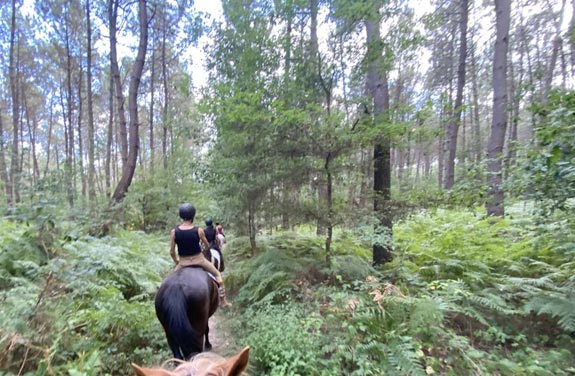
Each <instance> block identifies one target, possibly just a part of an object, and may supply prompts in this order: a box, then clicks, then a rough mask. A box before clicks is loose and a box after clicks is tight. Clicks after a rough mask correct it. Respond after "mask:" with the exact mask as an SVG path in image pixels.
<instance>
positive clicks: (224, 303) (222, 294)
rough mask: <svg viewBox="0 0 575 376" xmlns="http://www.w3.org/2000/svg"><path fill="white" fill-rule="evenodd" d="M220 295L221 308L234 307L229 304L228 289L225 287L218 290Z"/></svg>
mask: <svg viewBox="0 0 575 376" xmlns="http://www.w3.org/2000/svg"><path fill="white" fill-rule="evenodd" d="M218 291H219V293H220V307H222V308H228V307H231V306H232V303H230V302H228V301H227V299H226V289H225V288H223V287H220V288H219V289H218Z"/></svg>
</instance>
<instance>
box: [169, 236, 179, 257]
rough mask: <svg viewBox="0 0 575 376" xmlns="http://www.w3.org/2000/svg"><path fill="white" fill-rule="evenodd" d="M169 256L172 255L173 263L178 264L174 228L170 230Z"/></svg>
mask: <svg viewBox="0 0 575 376" xmlns="http://www.w3.org/2000/svg"><path fill="white" fill-rule="evenodd" d="M170 256H172V260H174V264H176V265H178V257H176V230H174V229H172V231H171V232H170Z"/></svg>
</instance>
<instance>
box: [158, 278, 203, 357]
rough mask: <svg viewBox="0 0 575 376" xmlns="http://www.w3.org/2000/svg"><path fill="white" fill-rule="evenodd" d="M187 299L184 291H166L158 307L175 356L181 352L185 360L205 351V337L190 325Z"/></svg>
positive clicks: (175, 289) (178, 289)
mask: <svg viewBox="0 0 575 376" xmlns="http://www.w3.org/2000/svg"><path fill="white" fill-rule="evenodd" d="M187 305H188V302H187V297H186V296H185V294H184V291H183V289H181V288H174V289H169V290H168V291H165V294H163V299H162V300H161V302H160V307H158V306H156V310H157V311H158V310H161V311H158V316H159V315H160V314H161V315H162V317H163V321H162V320H160V321H162V324H163V326H164V328H165V330H166V334H168V333H169V334H168V335H169V337H171V341H170V340H168V341H169V342H171V343H170V346H171V347H172V351H173V352H174V354H176V352H180V353H181V355H182V358H183V359H187V358H188V357H189V356H190V355H192V354H195V353H200V352H202V351H203V350H204V336H203V335H201V334H200V333H198V331H197V330H195V329H194V327H193V326H192V325H191V323H190V319H189V318H188V312H187V311H188V310H187Z"/></svg>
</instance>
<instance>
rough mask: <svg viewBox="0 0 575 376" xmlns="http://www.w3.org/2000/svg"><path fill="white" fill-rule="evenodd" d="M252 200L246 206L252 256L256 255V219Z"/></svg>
mask: <svg viewBox="0 0 575 376" xmlns="http://www.w3.org/2000/svg"><path fill="white" fill-rule="evenodd" d="M254 202H255V201H254V200H250V202H249V204H248V237H249V238H250V248H251V253H252V256H256V255H257V250H258V248H257V244H256V232H257V227H256V218H255V216H256V215H255V208H254V205H255V204H254Z"/></svg>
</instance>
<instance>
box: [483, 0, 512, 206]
mask: <svg viewBox="0 0 575 376" xmlns="http://www.w3.org/2000/svg"><path fill="white" fill-rule="evenodd" d="M495 13H496V21H495V29H496V36H495V48H494V55H493V120H492V124H491V134H490V136H489V144H488V146H487V189H488V191H487V201H486V204H485V207H486V210H487V215H489V216H498V217H503V216H504V215H505V208H504V191H503V179H502V174H501V172H502V171H501V170H502V160H501V159H502V152H503V144H504V142H505V131H506V128H507V50H508V45H509V24H510V18H511V5H510V0H495Z"/></svg>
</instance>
